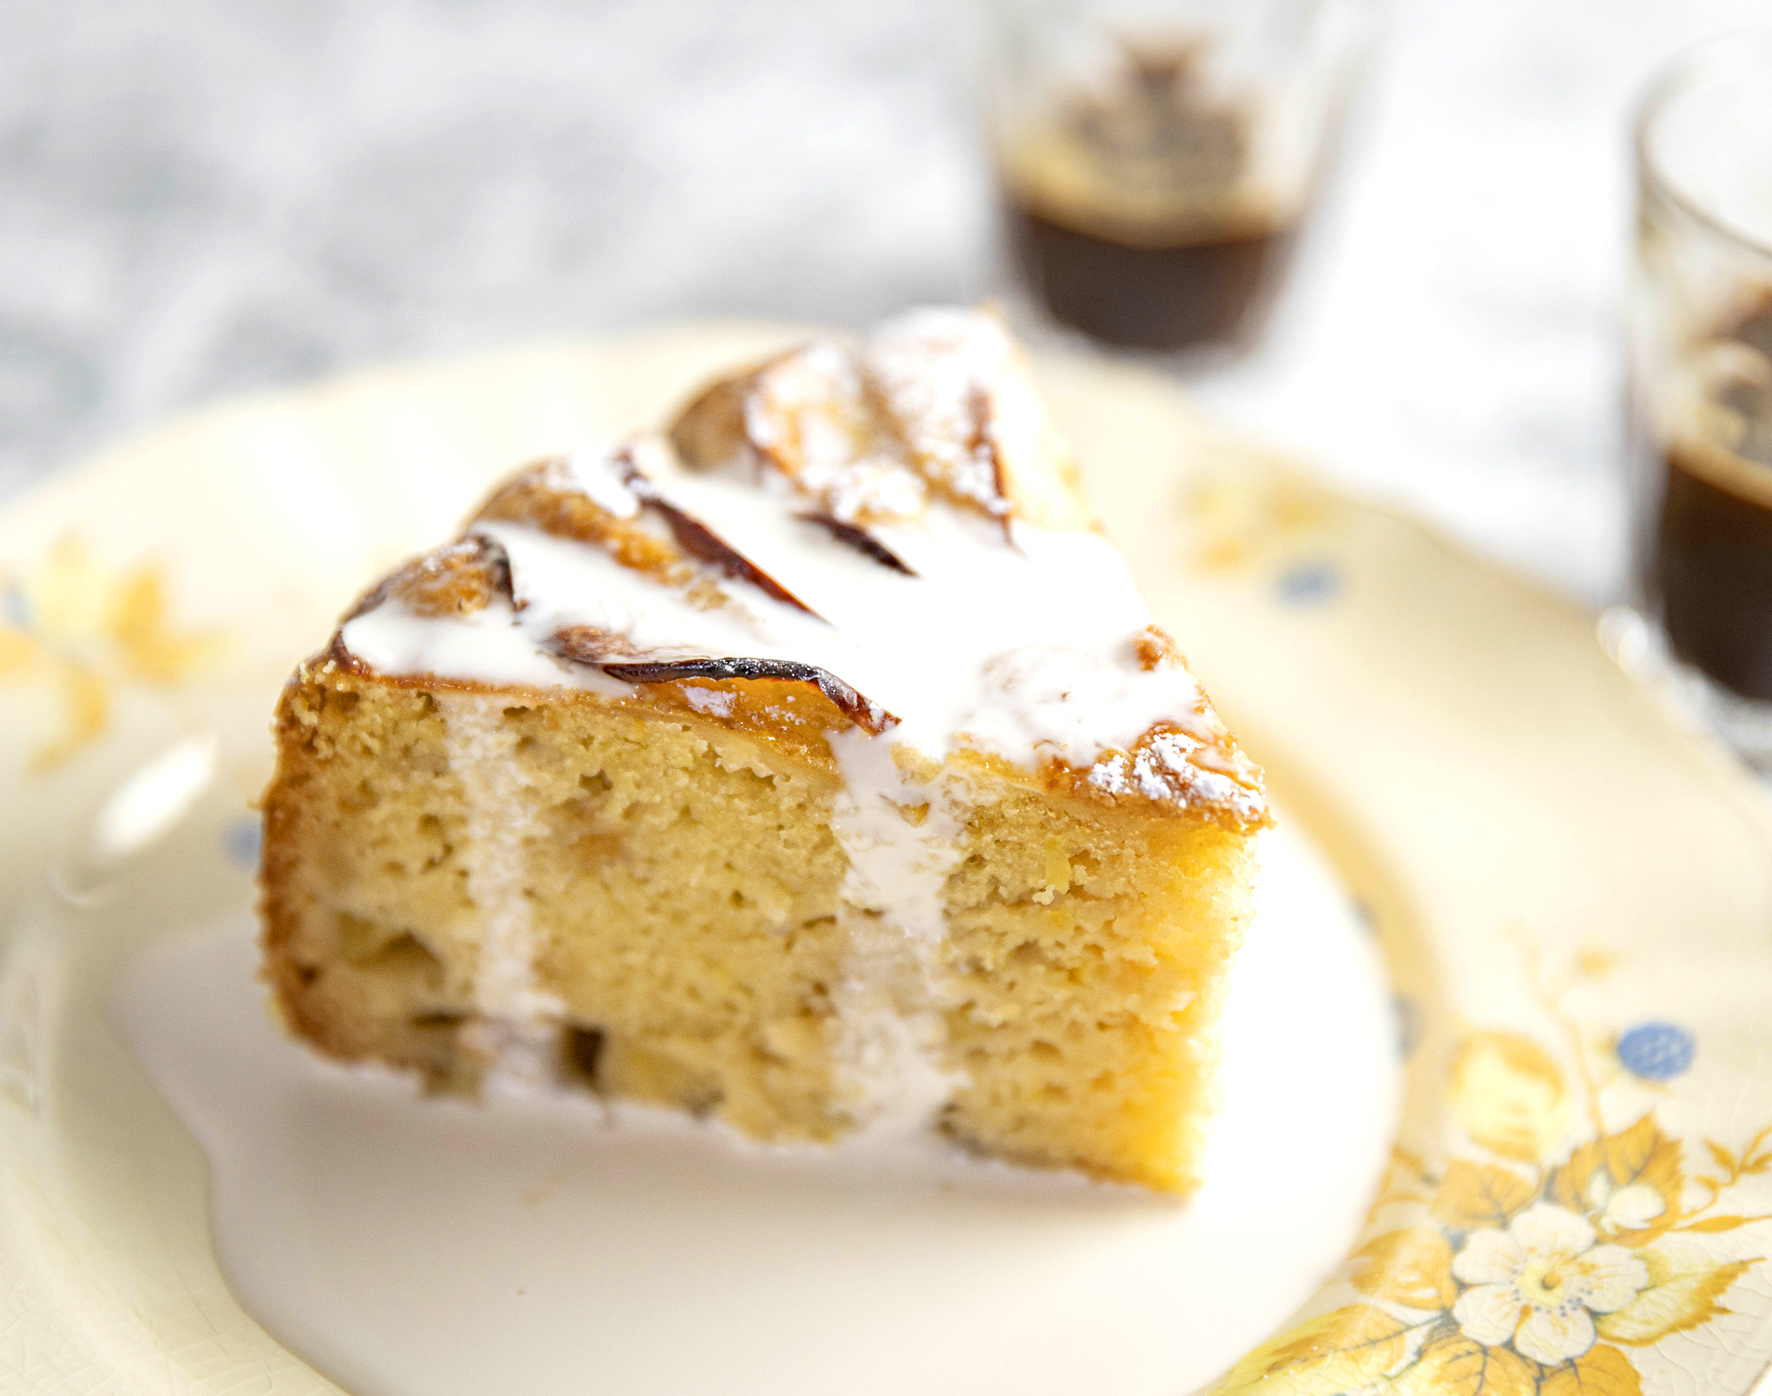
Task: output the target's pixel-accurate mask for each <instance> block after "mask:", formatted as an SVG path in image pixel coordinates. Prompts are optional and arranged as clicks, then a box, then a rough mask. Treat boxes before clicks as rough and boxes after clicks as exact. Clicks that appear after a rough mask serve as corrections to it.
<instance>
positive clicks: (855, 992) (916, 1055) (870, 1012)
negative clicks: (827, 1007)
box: [828, 727, 967, 1132]
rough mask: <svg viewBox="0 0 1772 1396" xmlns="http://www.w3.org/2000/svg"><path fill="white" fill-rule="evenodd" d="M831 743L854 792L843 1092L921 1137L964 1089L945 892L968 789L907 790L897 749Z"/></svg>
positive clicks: (847, 796) (842, 830)
mask: <svg viewBox="0 0 1772 1396" xmlns="http://www.w3.org/2000/svg"><path fill="white" fill-rule="evenodd" d="M828 740H829V741H830V746H831V753H832V755H834V756H835V757H836V758H837V767H838V769H839V770H840V771H841V772H842V774H843V786H844V788H843V791H842V792H841V793H840V794H839V796H838V797H837V800H836V804H835V806H834V808H833V809H832V811H831V829H832V832H834V833H835V834H836V836H837V839H838V841H839V842H840V843H841V844H842V846H843V852H844V853H845V855H846V856H847V857H848V859H849V869H848V872H847V874H846V875H845V876H844V879H843V900H844V902H845V903H846V904H847V905H848V906H849V907H850V908H851V909H852V911H853V912H855V913H856V915H855V916H854V917H853V919H852V920H851V922H850V928H849V933H850V953H849V957H848V961H847V963H846V964H845V965H844V971H843V980H842V982H841V983H840V984H839V985H837V987H836V991H835V993H834V995H833V999H834V1002H835V1005H836V1009H837V1041H836V1042H834V1043H833V1044H832V1055H833V1056H834V1058H835V1071H836V1076H837V1087H838V1092H839V1094H840V1096H841V1097H842V1098H843V1102H844V1105H845V1108H846V1109H847V1110H848V1112H849V1113H850V1115H851V1116H852V1117H853V1118H854V1119H855V1120H856V1121H857V1122H858V1123H862V1124H864V1125H867V1126H868V1127H870V1128H872V1129H874V1130H878V1131H882V1132H905V1131H915V1130H919V1129H922V1128H924V1127H925V1126H927V1125H928V1124H929V1123H930V1122H931V1121H932V1120H933V1118H934V1116H935V1115H936V1113H937V1112H938V1111H940V1109H941V1107H942V1106H943V1105H945V1104H946V1103H947V1101H948V1099H949V1098H950V1097H951V1096H952V1094H953V1091H954V1087H955V1086H956V1084H958V1081H959V1078H957V1077H956V1076H955V1075H954V1073H952V1072H949V1071H944V1070H943V1069H942V1068H941V1065H940V1049H941V1045H942V1042H943V1039H944V1037H945V1033H944V1031H943V1027H942V1021H941V1009H942V1008H943V1007H944V1006H945V1003H944V996H943V994H942V986H941V984H940V981H939V976H938V973H937V967H936V951H937V949H938V948H939V946H940V945H941V942H942V940H943V938H944V937H945V936H946V933H947V914H946V909H945V907H944V905H943V901H942V894H943V891H944V889H945V888H946V886H947V878H948V874H949V873H950V872H951V871H953V868H954V865H955V864H956V863H957V862H958V861H959V858H960V842H959V839H960V834H961V832H962V830H963V829H964V827H965V820H964V815H965V805H966V803H967V801H966V794H967V792H966V790H965V786H964V782H963V780H962V779H961V778H959V777H957V776H954V775H952V774H944V775H942V776H939V777H937V778H936V779H935V780H933V781H930V782H928V783H927V784H921V785H911V784H908V783H906V781H905V779H904V774H903V772H902V771H900V770H899V768H898V765H897V763H896V761H895V760H894V759H893V752H894V750H895V748H894V746H893V744H892V743H890V742H888V741H885V740H882V739H881V738H879V737H873V736H870V735H869V734H868V733H867V732H865V731H863V730H862V729H861V728H859V727H852V728H850V729H849V730H848V731H846V732H833V733H832V734H831V735H830V737H829V739H828Z"/></svg>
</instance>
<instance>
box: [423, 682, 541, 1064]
mask: <svg viewBox="0 0 1772 1396" xmlns="http://www.w3.org/2000/svg"><path fill="white" fill-rule="evenodd" d="M438 707H439V710H440V711H441V713H442V715H443V725H444V731H445V733H446V734H447V741H448V746H449V765H450V769H451V770H453V771H454V772H455V774H456V777H457V778H458V779H459V780H460V781H461V782H462V785H463V787H464V788H465V793H466V796H467V799H466V805H467V831H466V833H467V837H466V840H465V841H464V845H463V849H462V861H463V863H464V865H465V866H466V869H467V874H468V896H469V897H470V898H471V899H472V900H473V903H474V905H475V907H476V908H477V909H478V911H479V923H480V957H479V964H478V967H477V969H476V972H475V975H474V1006H475V1008H476V1009H477V1010H478V1012H479V1015H480V1016H479V1018H478V1020H477V1021H475V1022H474V1023H472V1024H470V1025H469V1026H468V1028H467V1031H468V1032H469V1033H470V1034H473V1035H476V1036H477V1037H478V1038H479V1040H478V1041H475V1042H473V1046H474V1048H475V1049H476V1050H477V1051H478V1052H479V1053H480V1054H481V1055H483V1056H484V1057H485V1058H486V1059H488V1060H490V1061H494V1062H496V1063H497V1065H498V1068H499V1069H500V1070H501V1071H502V1072H504V1073H505V1074H507V1075H510V1076H514V1077H516V1078H518V1079H523V1080H545V1079H548V1078H549V1077H550V1076H551V1075H552V1073H553V1062H554V1057H555V1053H556V1043H557V1033H558V1025H559V1022H560V1019H561V1016H562V1015H563V1013H564V1012H565V1007H564V1005H563V1004H561V1002H560V1001H559V1000H558V999H557V998H555V997H554V996H553V995H552V994H548V993H544V992H543V991H541V990H540V989H538V988H537V987H536V979H535V951H536V945H535V927H534V918H533V916H532V914H531V908H530V903H529V896H528V893H527V892H526V891H525V890H524V885H523V884H524V878H525V875H526V874H527V872H528V858H527V855H526V852H525V848H524V833H525V829H524V824H523V822H522V818H521V815H522V811H523V809H524V808H525V806H524V804H523V802H522V800H521V799H519V798H518V797H519V794H520V792H521V789H522V785H523V777H522V772H521V768H520V767H519V766H518V764H517V762H516V760H515V759H514V753H515V750H516V745H517V734H516V733H515V732H514V731H512V730H511V729H510V728H509V727H507V726H506V725H505V723H504V721H503V711H502V710H503V707H504V704H503V702H502V701H501V700H499V699H498V698H486V697H483V696H481V695H478V694H453V693H452V694H440V695H439V696H438Z"/></svg>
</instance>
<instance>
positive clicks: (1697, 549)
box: [1628, 34, 1772, 766]
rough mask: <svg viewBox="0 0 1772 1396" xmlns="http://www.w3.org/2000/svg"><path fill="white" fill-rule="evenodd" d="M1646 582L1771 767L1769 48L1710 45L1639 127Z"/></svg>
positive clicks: (1718, 708)
mask: <svg viewBox="0 0 1772 1396" xmlns="http://www.w3.org/2000/svg"><path fill="white" fill-rule="evenodd" d="M1635 136H1636V171H1637V220H1636V245H1635V257H1634V261H1633V271H1632V284H1631V297H1630V341H1629V356H1630V357H1629V391H1628V402H1629V430H1630V436H1631V453H1630V454H1631V470H1632V480H1631V503H1632V534H1633V549H1632V571H1633V583H1634V588H1635V593H1636V595H1635V600H1636V603H1637V605H1638V607H1639V609H1640V611H1641V614H1642V615H1643V617H1644V618H1645V619H1646V620H1647V622H1648V626H1649V630H1650V635H1649V638H1650V642H1651V643H1650V649H1651V650H1652V652H1653V653H1654V654H1655V655H1657V656H1658V657H1659V658H1660V659H1663V660H1665V661H1666V671H1667V672H1668V673H1669V674H1670V675H1671V676H1672V677H1673V678H1674V679H1675V680H1676V682H1677V686H1678V687H1679V688H1680V689H1681V690H1683V691H1684V692H1685V693H1686V694H1687V695H1689V697H1690V699H1691V700H1692V701H1693V702H1694V704H1695V706H1697V707H1698V708H1699V709H1700V711H1701V714H1702V715H1703V716H1705V717H1707V718H1709V719H1710V720H1711V722H1712V723H1713V724H1714V725H1715V726H1717V727H1718V728H1719V729H1720V730H1721V731H1722V733H1723V735H1724V736H1725V737H1726V738H1727V739H1728V740H1730V741H1731V742H1732V743H1733V744H1734V745H1735V746H1736V748H1737V749H1738V750H1739V751H1740V752H1741V753H1742V754H1743V755H1744V756H1746V757H1747V758H1748V759H1749V760H1751V761H1752V762H1754V764H1756V765H1760V766H1766V765H1768V764H1772V34H1761V35H1742V36H1735V37H1730V38H1725V39H1718V40H1712V41H1710V42H1708V43H1706V44H1703V45H1700V46H1699V47H1697V48H1695V49H1692V50H1690V51H1688V52H1687V53H1685V54H1684V55H1682V56H1681V57H1679V58H1678V59H1676V60H1675V61H1674V63H1673V64H1672V65H1671V66H1670V67H1669V68H1668V69H1667V70H1666V71H1665V72H1664V73H1663V74H1662V75H1661V76H1660V77H1659V78H1658V79H1657V80H1656V81H1655V82H1654V83H1653V84H1652V85H1651V87H1650V89H1649V92H1648V94H1647V96H1646V97H1645V98H1644V101H1643V104H1642V106H1641V108H1640V110H1639V113H1638V117H1637V124H1636V132H1635Z"/></svg>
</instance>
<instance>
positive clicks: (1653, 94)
mask: <svg viewBox="0 0 1772 1396" xmlns="http://www.w3.org/2000/svg"><path fill="white" fill-rule="evenodd" d="M1730 57H1733V58H1734V60H1735V61H1734V63H1733V64H1729V63H1727V62H1726V61H1725V62H1724V63H1722V64H1718V63H1716V62H1715V60H1717V59H1719V58H1723V59H1725V60H1727V59H1728V58H1730ZM1744 60H1745V61H1744ZM1760 74H1763V75H1764V76H1765V77H1766V78H1767V80H1768V81H1772V29H1760V28H1755V29H1739V30H1734V31H1732V32H1730V33H1726V34H1717V35H1713V36H1712V37H1711V38H1708V39H1701V40H1699V42H1697V43H1695V44H1692V45H1690V46H1688V47H1687V48H1684V49H1681V50H1680V51H1679V52H1678V53H1676V54H1675V55H1674V56H1673V57H1672V58H1670V59H1668V60H1667V61H1666V62H1665V63H1664V64H1662V65H1661V66H1660V67H1659V68H1657V69H1656V70H1655V73H1654V75H1653V76H1652V77H1650V79H1649V80H1648V83H1647V84H1646V85H1645V87H1644V88H1643V89H1642V93H1641V95H1640V96H1639V97H1638V99H1637V104H1636V112H1635V115H1634V117H1633V118H1632V121H1631V146H1632V150H1633V152H1634V155H1635V160H1636V171H1637V177H1638V178H1639V179H1640V180H1641V181H1643V182H1644V183H1645V184H1647V185H1648V186H1649V187H1650V188H1652V189H1653V190H1654V192H1655V194H1656V195H1657V196H1658V197H1659V198H1661V199H1663V200H1665V201H1666V202H1667V203H1669V204H1671V205H1672V206H1673V207H1674V208H1676V209H1678V210H1679V212H1680V213H1681V214H1683V215H1684V216H1685V217H1687V218H1689V219H1690V220H1692V221H1693V222H1694V223H1696V224H1698V225H1699V226H1700V227H1702V228H1704V229H1705V230H1706V231H1708V232H1710V233H1712V234H1713V235H1715V236H1716V237H1719V238H1722V239H1723V240H1724V241H1726V242H1730V243H1733V244H1735V245H1736V246H1738V247H1741V248H1744V249H1745V250H1747V251H1749V252H1752V253H1754V254H1755V255H1756V256H1758V257H1761V258H1764V259H1766V260H1767V261H1768V262H1772V240H1769V239H1765V238H1762V237H1760V236H1759V235H1757V234H1755V233H1751V232H1749V231H1747V230H1746V229H1745V228H1741V227H1738V226H1736V225H1735V224H1733V223H1730V222H1727V221H1725V220H1724V219H1722V218H1719V217H1718V216H1717V215H1716V214H1714V213H1712V212H1710V210H1708V209H1706V208H1704V207H1703V206H1702V205H1701V204H1699V203H1698V202H1696V201H1695V200H1693V199H1692V198H1690V197H1688V196H1687V195H1686V194H1684V193H1682V192H1681V190H1680V189H1679V187H1678V186H1677V185H1676V184H1675V183H1674V182H1673V180H1671V179H1670V178H1668V176H1667V174H1666V173H1665V172H1664V171H1663V170H1662V169H1661V168H1660V167H1659V166H1658V164H1657V163H1656V161H1655V160H1654V158H1653V157H1652V156H1651V155H1650V153H1649V132H1650V128H1651V127H1652V126H1653V125H1654V124H1655V121H1656V118H1658V117H1659V116H1660V115H1661V114H1662V113H1663V112H1664V111H1665V110H1666V109H1667V108H1668V106H1669V105H1670V104H1671V103H1672V102H1674V101H1675V100H1676V99H1678V98H1679V97H1681V96H1683V95H1685V94H1686V93H1688V92H1690V91H1692V90H1694V89H1695V88H1696V87H1697V86H1698V85H1699V84H1700V83H1702V82H1703V81H1704V80H1705V78H1706V77H1709V76H1713V75H1714V76H1715V77H1716V78H1717V79H1718V80H1719V81H1728V80H1730V79H1733V78H1742V77H1750V76H1756V75H1760Z"/></svg>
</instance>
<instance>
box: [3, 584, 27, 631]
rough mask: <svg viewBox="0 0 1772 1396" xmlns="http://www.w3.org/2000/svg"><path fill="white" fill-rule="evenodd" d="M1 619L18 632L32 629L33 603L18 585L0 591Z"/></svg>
mask: <svg viewBox="0 0 1772 1396" xmlns="http://www.w3.org/2000/svg"><path fill="white" fill-rule="evenodd" d="M0 619H4V620H5V621H6V622H7V624H9V625H11V626H12V627H13V628H14V629H16V630H29V629H30V628H31V603H30V602H29V601H27V600H26V599H25V594H24V592H23V591H21V590H20V589H19V588H18V586H17V585H16V584H15V585H12V586H9V587H7V588H6V589H5V590H3V591H0Z"/></svg>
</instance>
